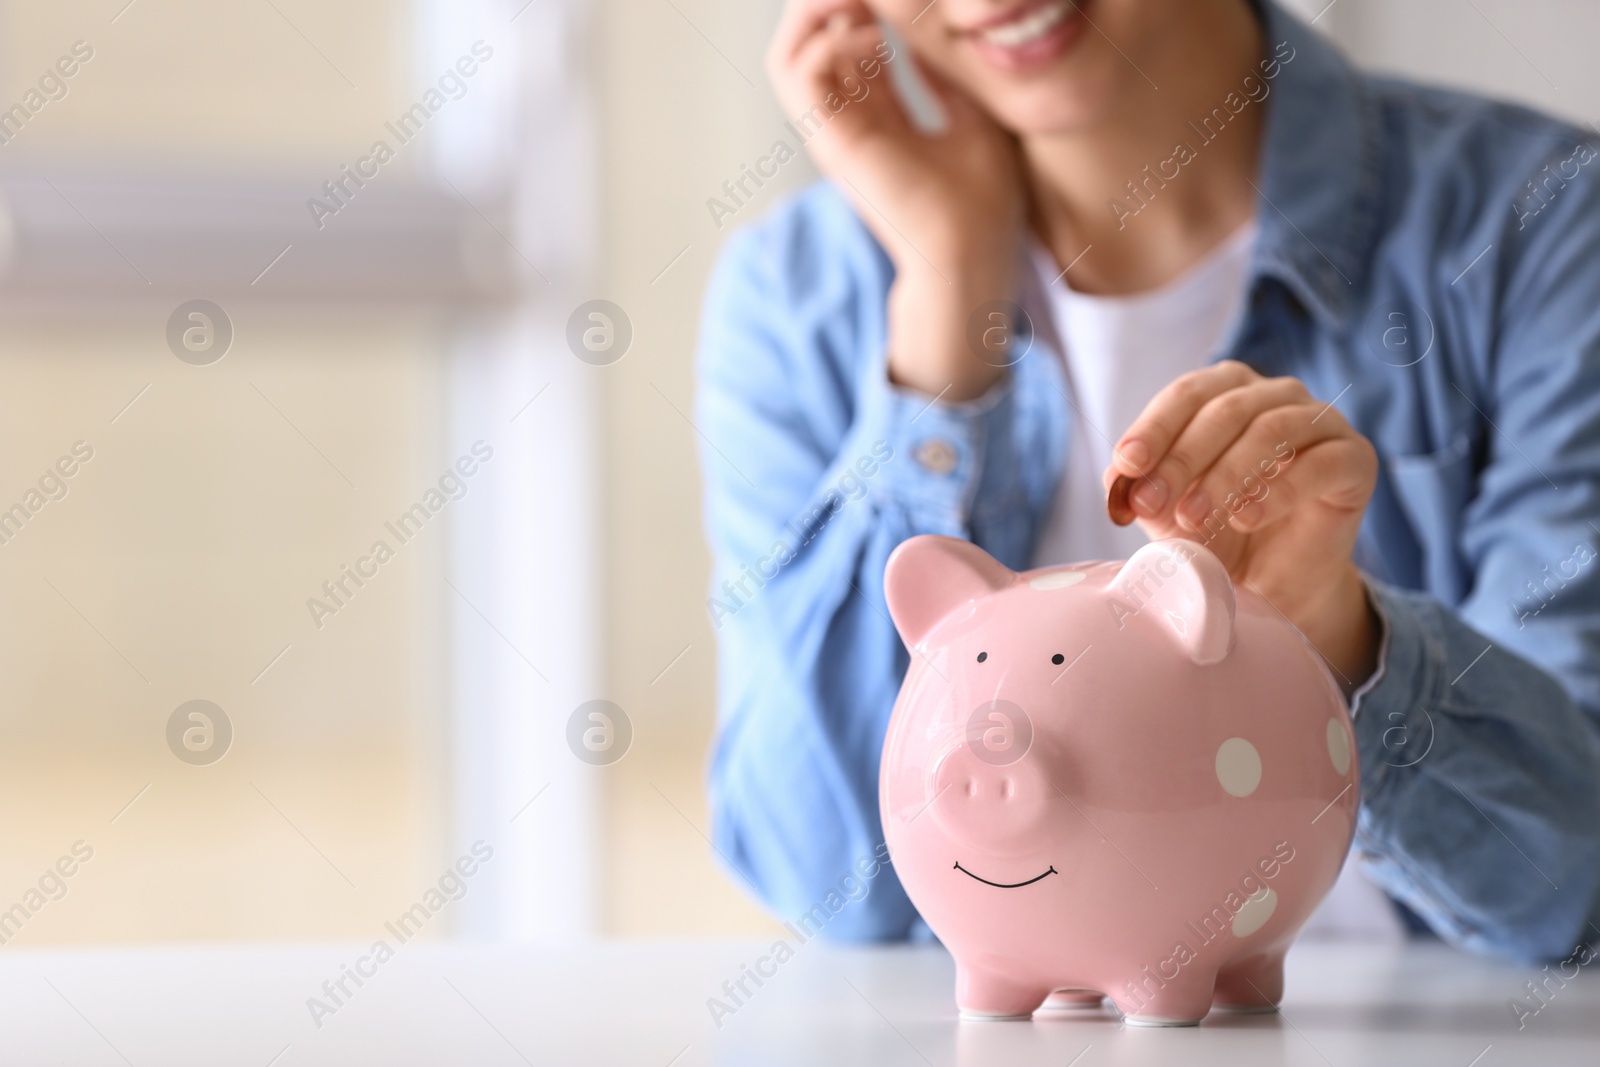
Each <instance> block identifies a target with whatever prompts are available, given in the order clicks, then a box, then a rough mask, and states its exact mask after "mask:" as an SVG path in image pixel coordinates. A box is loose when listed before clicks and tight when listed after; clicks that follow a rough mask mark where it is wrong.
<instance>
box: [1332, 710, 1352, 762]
mask: <svg viewBox="0 0 1600 1067" xmlns="http://www.w3.org/2000/svg"><path fill="white" fill-rule="evenodd" d="M1328 758H1329V759H1331V760H1332V761H1333V769H1334V770H1336V771H1338V772H1339V774H1340V775H1341V776H1343V775H1345V774H1348V773H1349V772H1350V735H1349V734H1348V733H1346V732H1345V728H1344V723H1342V722H1340V721H1339V720H1338V719H1329V720H1328Z"/></svg>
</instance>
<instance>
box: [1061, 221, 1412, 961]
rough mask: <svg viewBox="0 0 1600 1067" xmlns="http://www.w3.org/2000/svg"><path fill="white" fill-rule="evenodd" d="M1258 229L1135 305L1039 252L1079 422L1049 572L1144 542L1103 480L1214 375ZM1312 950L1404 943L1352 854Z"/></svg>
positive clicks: (1123, 554) (1240, 234)
mask: <svg viewBox="0 0 1600 1067" xmlns="http://www.w3.org/2000/svg"><path fill="white" fill-rule="evenodd" d="M1255 237H1256V224H1255V222H1254V220H1252V221H1250V222H1248V223H1246V224H1245V225H1244V226H1241V227H1240V228H1239V229H1238V230H1237V231H1236V232H1235V233H1234V234H1233V235H1232V236H1230V237H1229V238H1228V239H1227V240H1225V241H1223V242H1222V243H1221V244H1220V245H1218V246H1217V247H1216V248H1215V249H1213V250H1212V251H1211V252H1209V253H1208V254H1207V255H1206V257H1205V258H1204V259H1202V260H1201V261H1200V262H1199V263H1197V264H1195V265H1194V266H1193V267H1191V268H1189V270H1187V271H1185V272H1184V273H1183V274H1182V275H1181V276H1180V277H1178V278H1176V279H1174V280H1173V281H1171V282H1169V283H1167V284H1166V285H1164V286H1162V287H1161V288H1159V289H1153V290H1150V291H1149V292H1144V293H1135V294H1133V295H1131V296H1092V295H1090V294H1087V293H1078V292H1074V291H1073V290H1072V289H1070V288H1068V287H1067V285H1066V283H1065V280H1064V279H1063V280H1061V281H1056V280H1055V279H1056V276H1057V275H1058V274H1059V273H1060V270H1061V269H1060V267H1059V266H1057V265H1056V261H1055V258H1054V257H1053V256H1052V255H1051V254H1050V252H1049V251H1048V250H1046V249H1045V248H1044V247H1043V246H1042V245H1041V246H1036V247H1035V249H1034V255H1033V259H1034V267H1035V270H1037V272H1038V274H1039V281H1040V283H1041V285H1042V286H1043V287H1044V290H1045V293H1046V294H1047V295H1048V297H1049V300H1050V313H1051V317H1052V319H1053V320H1054V324H1055V332H1056V336H1057V338H1059V339H1060V341H1061V349H1062V352H1061V357H1062V359H1063V361H1064V362H1065V370H1066V379H1067V395H1068V397H1070V399H1071V404H1072V407H1073V408H1074V411H1073V419H1072V423H1073V427H1072V440H1071V441H1070V442H1068V449H1067V466H1066V470H1065V471H1064V472H1063V473H1062V478H1061V486H1060V489H1059V490H1058V491H1057V492H1056V496H1055V500H1054V502H1053V503H1052V504H1051V508H1050V514H1049V516H1048V517H1047V518H1046V520H1045V525H1044V529H1043V530H1042V531H1041V532H1040V535H1039V543H1038V545H1037V546H1036V548H1035V550H1034V555H1033V565H1034V566H1035V567H1046V566H1051V565H1054V564H1059V563H1074V562H1078V561H1080V560H1093V559H1112V560H1116V559H1126V558H1127V557H1129V556H1131V555H1133V553H1134V552H1136V551H1137V550H1138V549H1139V547H1140V546H1141V545H1144V544H1145V543H1146V542H1147V541H1148V540H1149V539H1148V538H1147V537H1145V535H1144V532H1143V531H1142V530H1141V529H1140V528H1139V525H1138V524H1137V523H1135V524H1133V525H1131V526H1117V525H1115V524H1114V523H1112V521H1111V520H1110V519H1109V518H1108V517H1107V516H1106V491H1105V489H1104V487H1103V486H1102V484H1101V481H1100V474H1101V472H1102V471H1104V470H1105V469H1106V467H1108V466H1109V465H1110V463H1111V446H1112V445H1113V444H1115V443H1116V442H1117V441H1118V440H1119V439H1120V438H1121V437H1122V434H1123V432H1124V431H1126V430H1127V428H1128V427H1129V426H1131V425H1132V424H1133V420H1134V419H1136V418H1138V416H1139V414H1140V413H1141V412H1142V411H1143V410H1144V407H1145V405H1146V404H1148V403H1149V402H1150V401H1151V399H1153V398H1154V397H1155V395H1156V394H1157V393H1158V392H1160V391H1161V390H1162V389H1163V388H1165V387H1166V386H1167V384H1168V383H1170V382H1172V381H1173V380H1174V379H1176V378H1178V377H1180V376H1182V375H1184V374H1187V373H1188V372H1190V371H1192V370H1198V369H1199V368H1201V367H1203V366H1205V365H1206V364H1208V363H1210V362H1211V361H1212V359H1213V358H1214V357H1215V356H1216V355H1217V353H1218V349H1220V348H1221V346H1222V345H1223V343H1224V342H1225V341H1226V340H1227V339H1228V337H1229V336H1230V334H1231V333H1232V332H1233V327H1234V324H1235V322H1236V321H1237V319H1238V318H1239V316H1240V315H1242V314H1243V313H1244V302H1245V287H1246V284H1247V283H1248V281H1249V275H1250V251H1251V248H1252V246H1253V244H1254V242H1255ZM1303 933H1304V935H1305V936H1308V937H1313V938H1333V937H1338V938H1355V939H1369V938H1370V939H1375V940H1385V941H1388V940H1398V939H1399V938H1401V937H1402V936H1404V927H1403V925H1402V924H1401V922H1400V918H1399V916H1398V915H1396V914H1395V911H1394V909H1393V908H1392V907H1390V906H1389V903H1388V900H1387V898H1385V897H1384V895H1383V893H1382V891H1381V890H1379V889H1378V888H1377V887H1376V886H1374V885H1373V884H1372V883H1371V882H1369V881H1367V879H1366V878H1365V877H1363V876H1361V875H1360V874H1359V873H1358V871H1357V867H1356V860H1355V856H1354V853H1352V855H1351V856H1350V858H1349V859H1348V861H1347V862H1346V863H1345V866H1344V869H1343V871H1341V872H1340V875H1339V880H1338V882H1337V883H1336V884H1335V885H1334V888H1333V891H1332V892H1331V893H1329V895H1328V898H1327V899H1326V900H1325V901H1323V903H1322V906H1321V907H1319V908H1318V909H1317V911H1316V913H1315V914H1314V915H1313V916H1312V917H1311V919H1310V921H1309V922H1308V923H1307V924H1306V927H1305V930H1304V931H1303Z"/></svg>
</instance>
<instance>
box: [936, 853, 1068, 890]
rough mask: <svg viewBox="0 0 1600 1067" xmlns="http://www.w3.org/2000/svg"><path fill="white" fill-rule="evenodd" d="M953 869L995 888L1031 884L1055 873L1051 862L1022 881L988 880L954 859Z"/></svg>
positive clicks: (1017, 887)
mask: <svg viewBox="0 0 1600 1067" xmlns="http://www.w3.org/2000/svg"><path fill="white" fill-rule="evenodd" d="M955 869H956V870H958V871H960V872H961V873H962V874H964V875H966V876H967V877H968V878H976V879H977V880H978V881H980V882H982V883H983V884H984V885H992V886H994V887H995V888H996V889H1021V888H1022V887H1023V886H1025V885H1032V884H1033V883H1035V882H1039V881H1043V880H1044V879H1046V878H1048V877H1050V876H1051V875H1052V874H1055V873H1056V868H1055V865H1054V864H1051V866H1050V869H1049V870H1047V871H1045V872H1044V873H1043V874H1036V875H1034V876H1033V877H1032V878H1029V879H1028V880H1027V881H1024V882H991V881H989V879H987V878H984V877H983V876H982V875H977V874H973V873H972V872H971V871H969V870H967V869H966V868H965V867H963V866H961V861H960V860H956V867H955Z"/></svg>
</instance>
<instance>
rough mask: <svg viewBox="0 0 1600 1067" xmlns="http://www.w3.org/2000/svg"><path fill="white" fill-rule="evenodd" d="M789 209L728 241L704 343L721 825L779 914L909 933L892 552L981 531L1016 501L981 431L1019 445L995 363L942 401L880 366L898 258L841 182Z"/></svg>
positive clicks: (745, 872)
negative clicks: (838, 188) (885, 793)
mask: <svg viewBox="0 0 1600 1067" xmlns="http://www.w3.org/2000/svg"><path fill="white" fill-rule="evenodd" d="M790 214H791V215H794V216H801V217H798V218H793V219H790V220H786V219H785V218H784V217H783V216H780V217H778V218H777V219H775V220H773V221H771V222H769V223H767V224H765V225H764V226H763V228H761V229H758V230H754V231H750V232H745V233H741V234H739V235H737V236H736V237H735V238H734V239H733V240H732V241H730V243H729V246H728V248H727V249H726V251H725V252H724V254H723V258H722V261H721V263H720V264H719V267H718V270H717V272H716V276H715V278H714V279H713V283H712V285H711V288H710V292H709V295H708V298H707V304H706V313H705V321H704V326H703V337H702V343H701V350H700V396H699V406H698V414H697V420H696V421H697V422H698V424H699V425H700V427H701V429H702V431H703V436H704V439H705V441H706V447H704V448H703V449H702V459H703V468H704V477H705V484H706V521H707V526H708V529H709V533H710V540H711V545H712V551H713V555H714V571H713V579H712V590H711V597H710V599H709V601H708V608H709V610H710V612H711V615H712V619H713V624H714V625H715V627H716V628H717V637H718V642H719V649H720V655H719V685H718V692H719V706H720V714H719V720H720V724H719V733H718V740H717V744H716V749H715V754H714V757H713V762H712V767H711V804H712V815H713V824H714V839H715V844H716V847H717V850H718V851H719V853H720V854H721V855H722V857H723V859H724V860H725V862H727V863H728V864H730V865H731V866H732V867H733V868H734V870H735V871H736V872H737V873H738V874H739V875H740V876H742V877H743V878H744V880H745V881H746V882H747V883H748V884H749V885H750V886H751V887H752V888H753V889H754V891H755V893H756V894H757V895H758V896H759V897H760V898H761V899H762V900H763V901H765V902H766V903H767V904H768V905H769V906H770V907H772V908H773V909H774V910H775V911H777V913H778V914H779V915H781V916H782V917H784V918H785V919H790V920H794V921H796V922H797V923H801V922H803V923H809V924H810V926H811V927H816V926H819V925H824V924H825V925H826V927H827V932H828V934H829V935H830V936H834V937H843V938H849V939H887V938H903V937H905V936H907V934H908V933H909V932H910V931H911V929H912V926H913V923H914V921H915V920H916V912H915V910H914V909H913V908H912V906H911V903H910V901H909V900H908V899H907V898H906V896H905V893H904V892H903V891H902V890H901V888H900V885H899V883H898V881H897V880H896V879H895V877H894V874H893V872H892V870H890V869H889V867H888V865H887V864H886V863H883V862H882V860H883V858H884V855H885V853H884V852H883V850H882V849H881V847H880V846H881V844H882V841H883V836H882V830H881V827H880V825H879V818H878V802H877V796H878V763H879V759H880V754H881V751H882V746H883V736H884V731H885V729H886V726H887V722H888V717H889V712H890V710H891V708H892V706H893V703H894V699H895V695H896V692H897V690H898V687H899V684H900V680H901V678H902V677H903V675H904V673H905V668H906V663H907V659H906V656H907V653H906V651H905V649H904V647H903V645H902V644H901V642H900V639H899V638H898V636H897V635H896V634H895V632H894V629H893V627H892V625H891V624H890V622H889V618H888V614H887V610H886V608H885V605H884V602H883V591H882V578H883V570H884V564H885V562H886V561H887V559H888V556H889V553H890V551H891V550H893V548H894V547H895V546H896V545H898V544H899V543H900V542H901V541H903V540H905V539H906V538H908V537H911V536H913V535H915V534H921V533H941V534H948V535H951V536H955V537H971V536H973V535H974V530H973V526H972V523H971V521H970V519H971V516H972V515H973V513H974V511H975V510H977V511H983V510H985V509H986V507H987V510H991V511H992V510H997V508H998V506H999V505H998V502H1001V501H1012V502H1014V501H1015V500H1016V498H1017V495H1018V492H1019V490H1018V489H1017V487H1016V485H1015V484H1013V480H1014V478H1015V477H1016V473H1017V472H1018V471H1020V469H1021V468H1020V465H1019V464H1016V463H1014V462H1001V463H990V462H986V456H985V453H986V449H987V448H988V446H989V443H990V442H995V443H996V447H1009V441H1010V438H1011V434H1010V432H1009V429H1008V426H1009V419H1010V417H1011V414H1010V413H1011V395H1010V393H1009V391H1008V387H1007V386H1006V385H1004V384H1002V385H1000V386H997V387H996V388H995V389H992V390H990V392H989V393H988V394H986V395H985V396H984V397H983V398H982V399H980V400H979V401H976V402H973V403H968V404H957V405H947V404H942V403H941V404H934V403H931V402H930V401H931V398H928V397H925V396H922V395H920V394H917V393H913V392H910V391H907V390H904V389H901V388H899V387H896V386H894V385H891V384H890V383H889V381H888V379H887V375H886V373H885V361H884V358H883V355H882V346H883V344H884V336H883V333H884V329H883V326H882V322H881V318H880V317H879V316H880V315H881V301H882V299H883V292H884V290H885V288H886V287H887V274H888V271H889V267H888V264H887V263H885V262H883V258H882V256H881V254H880V253H879V252H878V251H877V248H876V246H874V245H873V243H872V241H871V240H870V239H869V238H868V237H867V235H866V234H865V233H864V232H862V231H861V228H860V226H859V224H858V223H856V221H855V220H854V219H853V218H852V217H851V216H850V213H849V210H848V209H847V208H846V207H845V206H844V205H843V204H842V203H841V202H840V201H839V200H838V199H837V198H836V197H835V196H834V195H833V194H831V193H829V192H827V191H824V190H818V191H815V192H813V193H811V194H809V196H808V197H807V198H806V201H805V202H804V203H803V204H802V205H801V206H800V207H799V208H791V209H790ZM852 250H853V251H852ZM875 301H876V302H877V303H878V308H879V310H876V311H872V310H865V309H866V307H868V306H870V305H871V304H872V303H873V302H875ZM874 323H876V326H874ZM875 334H876V336H874V335H875ZM862 352H866V353H869V354H870V355H869V356H868V358H857V354H858V353H862ZM1012 506H1015V505H1014V503H1013V504H1012ZM1013 525H1016V524H1015V523H1013ZM991 547H993V543H992V541H991ZM1011 555H1013V556H1015V552H1013V553H1011ZM863 886H864V887H865V889H866V895H865V897H864V898H861V899H852V898H859V897H860V896H861V892H862V889H861V888H860V887H863ZM830 894H831V896H830ZM841 902H844V903H843V906H842V907H839V908H838V910H837V912H836V913H835V911H834V908H833V907H832V905H838V904H840V903H841ZM819 906H820V907H821V908H822V911H821V912H818V911H816V910H815V909H817V908H818V907H819ZM808 913H809V914H810V915H811V916H812V918H811V919H809V920H806V919H804V918H803V917H804V916H806V915H807V914H808ZM822 920H825V923H823V922H822Z"/></svg>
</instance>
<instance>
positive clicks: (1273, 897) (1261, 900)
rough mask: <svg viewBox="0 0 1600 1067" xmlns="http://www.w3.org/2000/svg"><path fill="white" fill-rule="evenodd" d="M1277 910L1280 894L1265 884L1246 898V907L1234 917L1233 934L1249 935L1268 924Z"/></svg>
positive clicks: (1238, 935) (1236, 935) (1235, 935)
mask: <svg viewBox="0 0 1600 1067" xmlns="http://www.w3.org/2000/svg"><path fill="white" fill-rule="evenodd" d="M1277 910H1278V894H1276V893H1274V892H1273V891H1272V890H1271V889H1269V888H1267V887H1265V886H1263V887H1262V888H1261V891H1260V892H1258V893H1256V894H1254V895H1252V896H1251V897H1249V898H1248V899H1246V900H1245V902H1244V907H1242V908H1240V909H1239V914H1237V915H1235V916H1234V917H1233V936H1234V937H1249V936H1250V935H1251V934H1253V933H1255V932H1256V931H1257V930H1259V929H1261V928H1262V927H1263V926H1265V925H1267V920H1268V919H1270V918H1272V913H1273V912H1275V911H1277Z"/></svg>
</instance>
